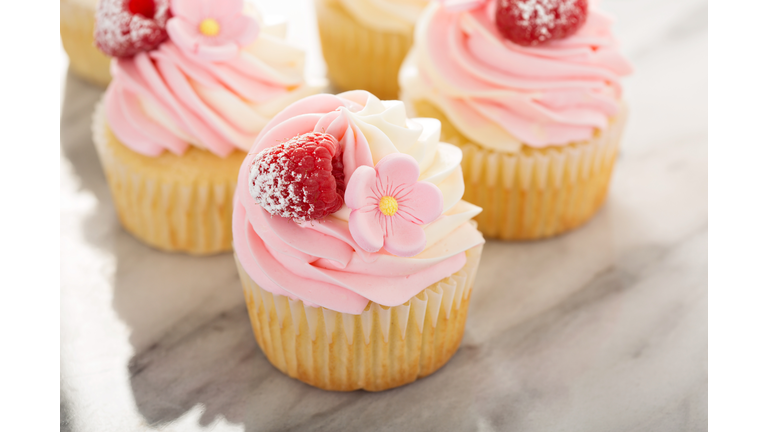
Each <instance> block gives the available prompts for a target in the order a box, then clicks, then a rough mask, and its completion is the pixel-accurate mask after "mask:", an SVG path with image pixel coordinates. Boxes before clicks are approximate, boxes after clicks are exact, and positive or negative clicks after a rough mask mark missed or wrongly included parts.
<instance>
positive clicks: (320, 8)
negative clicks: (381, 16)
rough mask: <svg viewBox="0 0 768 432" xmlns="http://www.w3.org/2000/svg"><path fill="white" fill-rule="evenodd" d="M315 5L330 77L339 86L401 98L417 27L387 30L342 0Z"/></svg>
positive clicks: (386, 97)
mask: <svg viewBox="0 0 768 432" xmlns="http://www.w3.org/2000/svg"><path fill="white" fill-rule="evenodd" d="M315 8H316V9H317V25H318V29H319V31H320V44H321V45H322V49H323V57H325V63H326V64H327V66H328V77H329V78H330V79H331V81H332V82H333V83H334V84H335V85H336V87H337V88H338V89H339V90H340V91H347V90H368V91H369V92H371V93H373V94H375V95H376V96H377V97H379V99H382V100H391V99H397V97H398V84H397V74H398V71H399V70H400V64H402V62H403V59H405V56H406V54H408V50H409V49H410V48H411V45H412V44H413V35H412V33H413V31H409V32H407V33H386V32H380V31H376V30H374V29H371V28H368V27H365V26H364V25H362V24H361V23H360V22H358V21H357V20H355V18H354V17H352V15H350V13H349V12H347V11H346V10H345V9H344V7H343V6H342V5H340V4H339V2H338V0H317V1H316V2H315Z"/></svg>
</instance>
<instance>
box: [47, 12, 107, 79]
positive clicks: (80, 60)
mask: <svg viewBox="0 0 768 432" xmlns="http://www.w3.org/2000/svg"><path fill="white" fill-rule="evenodd" d="M95 25H96V10H95V2H94V6H93V7H92V8H89V7H87V6H86V5H83V4H82V2H80V1H74V0H66V1H62V2H61V13H60V14H59V30H60V33H61V44H62V45H63V46H64V51H66V52H67V56H69V67H70V69H71V70H72V71H73V72H74V73H75V74H77V75H78V76H80V77H82V78H84V79H86V80H87V81H90V82H91V83H93V84H96V85H99V86H103V87H106V86H107V84H109V82H110V81H111V80H112V76H111V75H110V73H109V62H110V57H109V56H107V55H105V54H104V53H102V52H101V51H99V50H98V48H96V46H95V45H94V42H93V29H94V26H95Z"/></svg>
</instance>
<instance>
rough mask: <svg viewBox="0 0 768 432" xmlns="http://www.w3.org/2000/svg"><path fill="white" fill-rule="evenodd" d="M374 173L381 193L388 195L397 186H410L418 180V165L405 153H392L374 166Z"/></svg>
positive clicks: (392, 192)
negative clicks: (381, 188) (380, 187)
mask: <svg viewBox="0 0 768 432" xmlns="http://www.w3.org/2000/svg"><path fill="white" fill-rule="evenodd" d="M376 173H377V177H378V178H379V182H380V184H381V186H382V187H383V188H384V190H383V191H382V192H383V193H385V194H387V195H390V194H394V191H395V190H397V189H398V187H399V186H402V185H406V186H410V185H412V184H414V183H416V181H417V180H418V179H419V164H418V163H417V162H416V159H414V158H413V156H410V155H407V154H405V153H392V154H388V155H386V156H384V157H383V158H382V159H381V160H380V161H379V163H377V164H376Z"/></svg>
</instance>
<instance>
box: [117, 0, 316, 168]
mask: <svg viewBox="0 0 768 432" xmlns="http://www.w3.org/2000/svg"><path fill="white" fill-rule="evenodd" d="M211 2H212V1H211V0H187V1H179V0H172V1H171V10H172V15H173V16H172V18H171V19H169V20H168V23H167V30H168V35H169V39H168V40H166V41H165V42H163V43H162V44H160V45H159V46H158V47H157V48H155V49H153V50H150V51H144V52H140V53H138V54H136V55H134V56H132V57H123V58H115V59H113V61H112V66H111V72H112V77H113V79H112V83H111V84H110V86H109V88H108V89H107V94H106V99H105V106H106V113H107V121H108V123H109V126H110V128H111V129H112V131H113V132H114V134H115V136H116V137H117V138H118V139H119V140H120V141H121V142H122V143H123V144H125V145H126V146H127V147H129V148H130V149H132V150H133V151H136V152H137V153H140V154H143V155H147V156H157V155H160V154H161V153H163V152H164V151H166V150H168V151H170V152H172V153H175V154H178V155H181V154H183V153H184V152H185V151H186V150H187V148H188V147H189V146H190V145H193V146H197V147H199V148H202V149H205V150H209V151H211V152H212V153H214V154H216V155H218V156H221V157H225V156H227V155H228V154H230V153H231V152H232V151H234V150H235V149H241V150H244V151H248V149H250V147H251V145H252V144H253V143H254V141H255V139H256V137H257V136H258V134H259V132H261V130H262V129H263V128H264V126H265V125H266V124H267V123H268V122H269V120H270V119H271V118H272V117H273V116H274V115H275V114H277V113H278V112H279V111H280V110H282V109H283V108H285V107H286V106H288V105H290V104H291V103H293V102H295V101H297V100H299V99H301V98H303V97H305V96H308V95H310V94H315V93H318V92H319V91H320V90H321V89H322V88H323V87H324V85H325V83H324V82H317V83H307V82H306V81H305V80H304V52H303V51H302V50H301V49H299V48H297V47H295V46H293V45H291V44H289V43H287V42H286V41H285V40H284V37H285V25H284V23H279V22H272V23H267V22H265V20H264V19H262V17H261V16H260V15H259V14H258V12H257V11H256V10H255V9H254V8H252V7H250V5H245V6H244V5H243V2H242V0H226V1H220V2H218V3H217V7H216V8H209V7H207V6H206V4H208V3H211ZM198 3H199V4H198ZM206 10H207V11H208V12H210V13H205V12H204V11H206Z"/></svg>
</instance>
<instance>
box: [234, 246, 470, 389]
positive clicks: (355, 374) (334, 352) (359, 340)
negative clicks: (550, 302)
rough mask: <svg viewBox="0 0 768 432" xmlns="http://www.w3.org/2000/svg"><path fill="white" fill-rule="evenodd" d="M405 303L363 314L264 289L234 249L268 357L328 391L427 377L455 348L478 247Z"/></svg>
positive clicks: (282, 368) (373, 306) (371, 307)
mask: <svg viewBox="0 0 768 432" xmlns="http://www.w3.org/2000/svg"><path fill="white" fill-rule="evenodd" d="M466 253H467V263H466V264H465V265H464V267H463V268H462V269H461V270H459V271H458V272H456V273H454V274H452V275H451V276H448V277H446V278H445V279H443V280H441V281H440V282H437V283H435V284H433V285H431V286H429V287H427V288H426V289H425V290H423V291H422V292H420V293H419V294H418V295H416V296H415V297H413V298H411V299H410V300H409V301H407V302H406V303H405V304H402V305H400V306H395V307H386V306H381V305H379V304H377V303H373V302H370V303H368V306H367V307H366V309H365V311H364V312H363V313H362V314H360V315H351V314H345V313H340V312H335V311H332V310H329V309H326V308H318V307H311V306H307V305H305V304H304V302H302V301H301V300H291V299H289V298H288V297H285V296H282V295H276V294H272V293H270V292H268V291H266V290H263V289H261V288H260V287H259V286H258V285H257V284H256V283H255V282H254V281H253V280H252V279H251V278H250V276H248V274H247V273H246V272H245V270H243V268H242V266H241V265H240V261H239V260H238V259H237V255H235V261H236V262H237V268H238V271H239V273H240V280H241V282H242V284H243V291H244V293H245V299H246V304H247V306H248V314H249V316H250V318H251V325H252V327H253V332H254V334H255V336H256V342H257V343H258V344H259V347H261V350H262V351H263V352H264V355H265V356H266V357H267V359H269V361H270V363H272V365H274V366H275V367H276V368H278V369H280V371H282V372H283V373H284V374H286V375H288V376H290V377H291V378H296V379H298V380H300V381H303V382H305V383H307V384H310V385H312V386H315V387H319V388H321V389H325V390H335V391H352V390H358V389H363V390H368V391H380V390H387V389H390V388H393V387H398V386H401V385H404V384H408V383H410V382H413V381H416V380H417V379H419V378H423V377H426V376H428V375H430V374H432V373H433V372H435V371H436V370H438V369H440V367H442V366H443V365H444V364H445V363H446V362H447V361H448V360H449V359H450V358H451V357H452V356H453V354H454V353H455V352H456V350H457V349H458V348H459V345H460V344H461V338H462V336H463V335H464V324H465V322H466V319H467V310H468V309H469V298H470V296H471V294H472V287H473V284H474V280H475V275H476V273H477V267H478V264H479V261H480V255H481V253H482V245H481V246H477V247H475V248H473V249H470V250H469V251H467V252H466Z"/></svg>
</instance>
